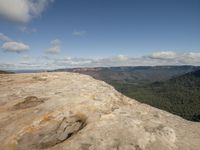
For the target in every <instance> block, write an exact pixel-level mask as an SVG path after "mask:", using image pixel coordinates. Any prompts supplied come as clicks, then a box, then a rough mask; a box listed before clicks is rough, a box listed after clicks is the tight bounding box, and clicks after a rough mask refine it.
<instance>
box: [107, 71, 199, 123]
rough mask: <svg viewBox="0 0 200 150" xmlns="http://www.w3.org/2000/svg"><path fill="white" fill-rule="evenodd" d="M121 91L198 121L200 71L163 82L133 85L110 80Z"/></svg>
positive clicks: (141, 100)
mask: <svg viewBox="0 0 200 150" xmlns="http://www.w3.org/2000/svg"><path fill="white" fill-rule="evenodd" d="M110 84H111V85H113V86H114V87H115V88H116V89H117V90H118V91H120V92H121V93H123V94H125V95H127V96H129V97H131V98H135V99H137V100H138V101H140V102H143V103H146V104H149V105H151V106H154V107H157V108H160V109H163V110H166V111H168V112H171V113H174V114H176V115H179V116H181V117H183V118H185V119H188V120H192V121H200V71H196V72H192V73H188V74H185V75H182V76H179V77H176V78H172V79H170V80H168V81H165V82H154V83H152V84H144V85H140V86H139V85H135V84H130V83H116V82H113V81H112V82H110Z"/></svg>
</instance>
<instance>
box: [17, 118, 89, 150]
mask: <svg viewBox="0 0 200 150" xmlns="http://www.w3.org/2000/svg"><path fill="white" fill-rule="evenodd" d="M85 126H86V117H80V116H77V115H74V116H70V117H63V118H62V119H61V120H58V121H57V120H56V121H55V120H54V121H52V122H51V121H50V122H49V123H47V125H45V126H43V127H42V128H39V130H38V129H37V130H36V131H33V132H27V133H25V134H24V135H22V136H21V137H20V138H19V139H18V141H17V143H18V144H17V145H16V147H17V149H20V150H27V149H45V148H50V147H53V146H55V145H56V144H59V143H62V142H63V141H65V140H67V139H69V138H70V137H72V136H74V135H75V134H77V133H78V132H79V131H80V130H81V129H83V128H84V127H85Z"/></svg>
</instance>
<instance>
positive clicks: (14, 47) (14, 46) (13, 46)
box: [2, 42, 29, 53]
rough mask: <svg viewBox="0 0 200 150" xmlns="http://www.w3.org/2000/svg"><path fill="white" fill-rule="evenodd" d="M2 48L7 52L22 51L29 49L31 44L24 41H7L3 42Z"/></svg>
mask: <svg viewBox="0 0 200 150" xmlns="http://www.w3.org/2000/svg"><path fill="white" fill-rule="evenodd" d="M2 49H4V50H5V51H6V52H16V53H21V52H24V51H27V50H28V49H29V46H28V45H26V44H24V43H22V42H6V43H4V44H3V46H2Z"/></svg>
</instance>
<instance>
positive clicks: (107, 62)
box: [0, 41, 200, 70]
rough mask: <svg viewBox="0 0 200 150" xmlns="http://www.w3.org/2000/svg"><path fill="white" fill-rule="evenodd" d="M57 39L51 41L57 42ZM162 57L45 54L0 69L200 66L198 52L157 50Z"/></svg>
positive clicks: (5, 65)
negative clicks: (169, 52) (86, 56)
mask: <svg viewBox="0 0 200 150" xmlns="http://www.w3.org/2000/svg"><path fill="white" fill-rule="evenodd" d="M57 42H58V41H52V43H57ZM157 53H160V54H162V57H158V55H156V57H154V58H153V57H152V56H153V55H155V54H150V55H146V56H142V57H127V56H124V55H118V56H115V57H108V58H100V59H92V58H71V57H62V56H53V57H52V56H51V57H50V56H45V57H39V58H34V59H33V58H32V59H25V60H24V59H23V61H22V62H19V63H10V62H9V63H0V69H8V70H9V69H58V68H76V67H116V66H158V65H195V66H200V52H187V53H176V52H174V53H175V56H173V58H171V57H170V58H169V57H167V58H166V57H163V54H165V55H166V53H168V52H167V51H166V53H163V52H157Z"/></svg>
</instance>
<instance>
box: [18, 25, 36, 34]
mask: <svg viewBox="0 0 200 150" xmlns="http://www.w3.org/2000/svg"><path fill="white" fill-rule="evenodd" d="M18 29H19V30H20V31H21V32H24V33H36V32H37V29H36V28H28V27H27V26H19V27H18Z"/></svg>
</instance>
